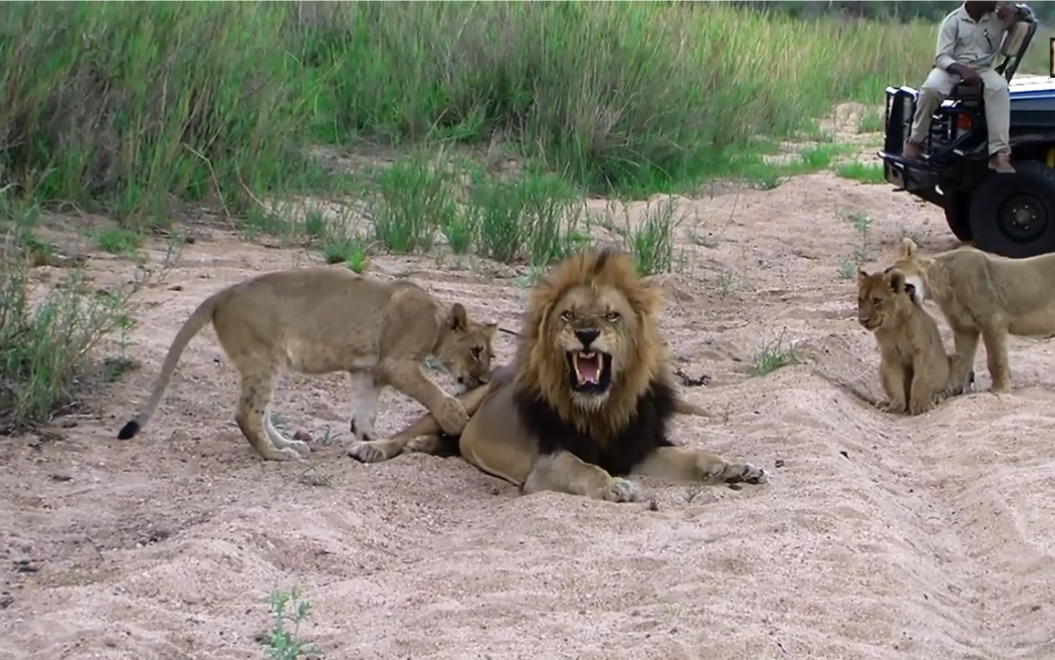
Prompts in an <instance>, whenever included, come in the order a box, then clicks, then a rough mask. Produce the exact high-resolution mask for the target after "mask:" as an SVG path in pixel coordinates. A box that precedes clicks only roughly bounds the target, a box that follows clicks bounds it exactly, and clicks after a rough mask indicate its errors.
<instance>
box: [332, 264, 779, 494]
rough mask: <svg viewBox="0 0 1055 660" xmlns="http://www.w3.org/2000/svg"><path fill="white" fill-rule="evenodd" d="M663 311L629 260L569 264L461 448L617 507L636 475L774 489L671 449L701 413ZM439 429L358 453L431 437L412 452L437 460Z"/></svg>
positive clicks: (746, 470)
mask: <svg viewBox="0 0 1055 660" xmlns="http://www.w3.org/2000/svg"><path fill="white" fill-rule="evenodd" d="M661 304H662V293H661V292H660V291H659V289H658V288H655V287H653V286H650V285H646V284H645V283H643V282H642V281H641V280H640V279H638V277H637V274H636V271H635V267H634V263H633V260H632V259H631V258H630V257H629V256H627V255H624V254H620V253H617V252H613V251H610V250H602V251H597V252H589V253H586V254H580V255H576V256H573V257H571V258H569V259H567V260H565V261H564V262H562V263H560V264H559V265H557V266H556V267H555V268H554V269H553V270H552V271H551V272H550V273H549V274H548V276H547V277H546V278H544V279H543V280H542V281H541V282H539V284H537V285H536V286H535V288H534V289H533V291H532V292H531V294H530V297H529V301H528V310H527V315H526V320H525V322H524V329H523V331H522V337H521V339H520V344H519V348H518V352H517V356H516V360H515V363H514V365H510V366H508V367H504V368H501V369H498V370H497V371H496V372H495V373H494V374H493V376H492V378H491V380H490V382H489V383H488V384H487V385H485V386H484V387H480V388H478V389H476V390H473V391H471V392H468V393H466V394H464V395H462V396H461V397H460V399H461V401H462V402H463V403H465V405H466V410H468V411H469V412H470V414H471V417H470V419H469V423H468V424H467V425H466V427H465V430H464V431H463V432H462V433H461V436H460V438H458V439H457V444H458V448H459V453H460V454H461V456H462V457H463V458H464V459H465V460H466V461H468V462H469V463H471V464H472V465H474V466H476V467H477V468H479V469H480V470H482V471H484V472H487V473H489V474H492V475H494V476H497V477H500V478H502V479H505V480H507V481H509V482H511V483H513V484H516V485H518V486H520V487H521V492H523V493H525V494H527V493H533V492H536V491H541V490H551V491H558V492H564V493H570V494H575V495H583V496H586V497H590V498H595V499H603V500H608V501H612V502H628V501H632V500H633V499H634V498H635V495H636V494H637V492H638V489H637V486H636V484H635V483H634V482H633V481H630V480H628V479H625V478H624V477H626V476H630V475H647V476H654V477H659V478H663V479H668V480H672V481H680V482H694V483H702V484H721V483H738V482H745V483H751V484H761V483H765V482H766V481H767V478H768V477H767V474H766V472H765V470H763V469H761V468H758V467H755V466H753V465H750V464H747V463H733V462H730V461H728V460H726V459H724V458H722V457H721V456H718V455H716V454H713V453H711V452H708V451H704V450H700V449H691V448H687V447H677V446H674V445H673V444H672V443H671V442H670V440H669V438H668V436H667V426H668V423H669V421H670V418H671V417H672V416H673V415H674V414H675V413H676V412H699V411H698V410H697V409H695V408H694V407H693V406H689V405H688V404H685V403H684V402H682V401H680V400H679V399H678V397H677V395H676V393H675V390H674V385H673V383H672V376H671V367H670V364H669V354H668V351H667V348H666V345H665V344H664V342H663V341H662V339H661V337H660V333H659V329H658V327H657V319H656V317H657V314H658V311H659V308H660V306H661ZM439 430H440V429H438V428H437V425H436V422H435V421H434V420H432V419H430V418H429V417H425V418H422V419H420V420H418V421H417V422H416V423H415V424H413V425H411V426H410V427H409V428H408V429H406V430H405V431H403V432H401V433H400V434H398V435H397V436H396V438H393V439H390V440H382V441H378V442H376V443H360V445H358V446H357V447H354V448H353V450H352V454H353V455H355V456H358V457H360V458H365V459H370V458H374V459H377V460H383V459H384V458H386V457H390V453H391V450H392V449H393V445H392V444H391V443H392V441H393V440H397V442H403V443H404V444H406V442H405V441H406V439H408V438H411V437H415V436H422V435H423V436H426V439H425V440H424V441H423V442H421V443H411V444H410V448H411V449H414V450H426V451H434V450H436V449H438V445H440V444H442V442H441V441H440V440H439V439H438V438H437V437H436V434H438V432H439ZM379 443H390V444H389V445H388V446H387V447H384V449H382V447H379V446H378V445H379ZM392 455H394V454H392Z"/></svg>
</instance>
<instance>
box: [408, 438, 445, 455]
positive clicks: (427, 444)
mask: <svg viewBox="0 0 1055 660" xmlns="http://www.w3.org/2000/svg"><path fill="white" fill-rule="evenodd" d="M440 447H441V442H440V439H439V438H437V437H436V436H434V435H423V436H420V437H417V438H414V439H413V440H410V441H409V442H407V447H406V449H404V450H403V451H405V452H417V453H421V454H435V453H436V452H438V451H439V450H440Z"/></svg>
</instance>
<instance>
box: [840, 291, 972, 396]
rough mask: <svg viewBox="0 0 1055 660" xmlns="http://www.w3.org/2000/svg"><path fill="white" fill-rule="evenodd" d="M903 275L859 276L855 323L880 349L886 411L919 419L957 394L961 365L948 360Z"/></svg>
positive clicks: (953, 357)
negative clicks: (872, 337)
mask: <svg viewBox="0 0 1055 660" xmlns="http://www.w3.org/2000/svg"><path fill="white" fill-rule="evenodd" d="M915 293H916V292H915V287H914V285H913V284H911V283H909V282H906V279H905V275H904V274H903V273H901V272H899V271H897V270H888V271H886V272H881V273H873V274H871V275H869V274H868V273H866V272H865V271H863V270H861V271H858V273H857V321H858V323H860V324H861V326H862V327H864V328H865V329H866V330H868V331H869V332H872V333H873V334H874V335H875V338H876V343H877V344H878V345H879V355H880V357H879V382H880V384H881V385H882V387H883V391H884V392H885V393H886V396H887V399H886V401H884V402H880V403H879V404H878V406H879V407H880V408H881V409H883V410H884V411H886V412H891V413H904V412H908V413H909V414H911V415H919V414H921V413H925V412H928V411H930V410H933V409H934V407H935V406H936V405H937V404H939V403H941V402H942V401H944V400H945V399H947V398H948V397H950V396H952V395H954V394H959V393H960V391H961V388H962V385H963V382H964V376H965V371H966V368H965V365H964V361H963V359H962V358H961V357H960V356H959V355H958V354H956V353H954V354H952V355H951V356H950V355H947V354H946V353H945V345H944V344H943V343H942V340H941V332H940V331H939V330H938V324H937V323H936V322H935V321H934V318H933V317H932V316H931V315H930V314H928V313H927V310H925V309H923V306H922V304H921V303H919V302H918V301H917V299H916V298H915Z"/></svg>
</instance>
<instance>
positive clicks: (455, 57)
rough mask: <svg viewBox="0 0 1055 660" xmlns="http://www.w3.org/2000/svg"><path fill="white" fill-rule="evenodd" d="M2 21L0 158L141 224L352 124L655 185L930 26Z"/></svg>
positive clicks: (17, 6) (83, 10) (772, 134)
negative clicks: (483, 145)
mask: <svg viewBox="0 0 1055 660" xmlns="http://www.w3.org/2000/svg"><path fill="white" fill-rule="evenodd" d="M0 17H2V19H3V22H2V24H3V25H4V26H5V28H3V29H2V30H0V57H2V58H3V60H2V61H3V62H4V67H3V68H2V69H0V95H2V96H0V126H3V127H4V131H5V135H4V138H5V139H4V141H3V142H2V147H0V165H2V166H3V168H4V173H5V175H6V177H7V178H8V179H9V180H11V179H14V180H16V181H17V182H18V184H19V185H20V187H21V188H20V189H21V190H23V191H24V192H27V193H28V194H31V195H32V196H33V198H34V199H38V200H44V201H53V200H61V201H66V202H75V203H77V204H79V205H81V206H93V205H94V206H97V207H100V208H101V209H103V210H106V211H109V212H111V213H115V214H117V215H119V216H120V217H122V218H127V219H134V220H136V221H137V222H138V221H148V222H163V221H164V220H165V216H166V213H167V212H168V211H169V209H170V208H171V204H170V202H171V201H172V199H177V200H182V201H190V202H195V203H197V202H200V201H203V200H210V201H218V202H220V203H221V204H220V205H221V206H222V207H224V208H225V209H226V210H228V211H229V212H231V213H236V214H237V213H240V212H243V211H244V210H245V204H246V200H247V199H250V198H251V197H249V196H248V195H247V191H250V192H253V193H256V194H260V193H262V192H265V191H274V190H278V189H282V188H289V187H291V186H294V185H298V184H300V183H304V179H305V171H306V168H307V166H306V164H305V163H304V162H303V156H302V153H303V149H302V148H303V147H304V146H305V145H307V144H308V143H310V142H320V141H321V142H325V143H331V144H338V145H347V144H351V143H352V142H353V141H355V140H358V139H361V138H370V139H374V140H377V139H381V140H385V141H388V142H391V143H394V144H396V145H400V144H404V143H406V142H417V141H423V140H437V139H439V140H447V141H454V142H464V143H474V142H479V141H482V140H498V141H500V142H504V143H507V144H508V145H511V146H512V147H513V148H514V149H515V150H518V151H520V152H521V153H522V154H523V155H525V156H528V157H530V158H532V159H534V160H535V161H536V162H537V163H538V164H539V165H540V166H541V167H543V168H545V169H547V170H549V171H551V172H554V173H556V174H557V175H559V176H564V177H567V178H570V179H571V180H572V181H574V182H575V183H577V184H580V185H583V186H586V187H588V188H591V189H595V190H611V189H613V188H614V189H617V190H621V191H629V192H633V193H644V192H654V191H657V190H664V189H668V188H671V187H673V186H675V185H676V184H678V183H682V182H686V181H692V180H695V179H698V178H699V177H704V176H708V175H717V174H725V173H728V172H730V171H736V170H737V168H740V167H742V166H743V161H744V159H745V156H744V154H745V153H750V152H751V150H752V149H754V148H755V147H756V146H757V141H758V140H759V139H764V138H780V137H782V136H786V135H789V134H790V133H792V132H793V131H795V130H798V129H801V128H803V127H804V126H806V125H807V124H808V123H809V122H810V121H811V120H812V119H813V118H816V117H817V116H819V115H821V114H823V113H825V112H826V111H828V110H829V109H830V108H831V107H832V104H833V103H835V102H837V101H840V100H860V101H866V102H869V103H880V102H881V100H882V89H883V87H884V86H885V85H886V84H888V83H901V82H918V81H920V80H922V78H923V76H924V75H925V73H926V70H927V68H928V66H929V63H930V61H931V58H932V57H933V53H932V52H931V51H932V49H933V44H934V38H935V37H934V31H935V28H934V26H932V25H926V24H918V23H917V24H909V25H889V26H888V25H885V24H878V23H868V22H850V21H845V20H841V19H838V18H831V19H824V20H821V21H817V22H811V23H807V22H802V21H797V20H793V19H790V18H786V17H781V16H778V15H768V16H763V15H761V14H758V13H755V12H753V11H750V10H747V9H743V8H733V7H730V6H727V5H724V4H722V3H665V2H664V3H609V2H603V3H602V2H599V3H573V2H544V3H540V2H503V3H482V2H427V3H424V2H423V3H337V2H317V3H154V2H141V3H65V2H54V3H7V4H5V5H3V6H2V7H0ZM1041 46H1042V44H1041V45H1038V46H1037V48H1035V49H1034V51H1036V52H1034V53H1033V55H1034V57H1033V58H1032V60H1031V61H1033V60H1036V61H1037V62H1040V60H1042V59H1046V58H1043V57H1042V56H1043V55H1044V54H1043V53H1040V51H1042V50H1043V48H1042V47H1041ZM1038 53H1039V54H1038ZM1038 58H1039V59H1038ZM1027 68H1028V67H1027Z"/></svg>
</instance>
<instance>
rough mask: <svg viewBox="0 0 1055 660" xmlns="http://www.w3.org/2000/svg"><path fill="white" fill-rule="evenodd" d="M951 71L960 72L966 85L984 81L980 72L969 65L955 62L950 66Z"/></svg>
mask: <svg viewBox="0 0 1055 660" xmlns="http://www.w3.org/2000/svg"><path fill="white" fill-rule="evenodd" d="M949 73H958V74H960V77H961V78H963V82H964V84H966V85H977V84H979V83H981V82H982V77H981V76H979V75H978V72H977V71H975V70H974V69H972V68H971V67H969V66H966V65H963V64H954V65H952V66H951V67H949Z"/></svg>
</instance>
